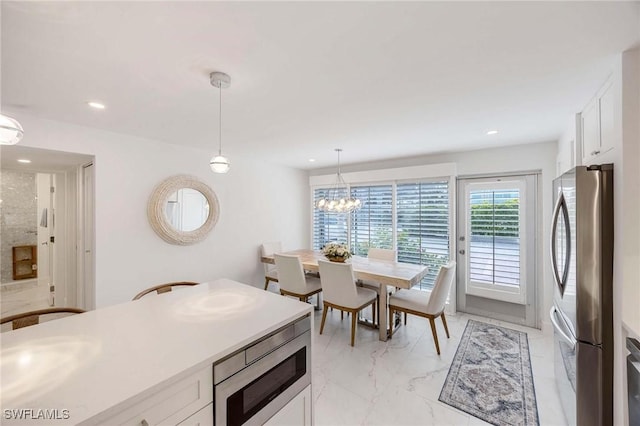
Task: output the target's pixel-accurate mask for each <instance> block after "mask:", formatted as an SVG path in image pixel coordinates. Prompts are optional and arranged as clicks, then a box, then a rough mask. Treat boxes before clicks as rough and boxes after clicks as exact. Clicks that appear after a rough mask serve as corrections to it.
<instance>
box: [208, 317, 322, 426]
mask: <svg viewBox="0 0 640 426" xmlns="http://www.w3.org/2000/svg"><path fill="white" fill-rule="evenodd" d="M310 370H311V319H310V317H309V316H305V317H304V318H302V319H300V320H298V321H296V322H294V323H291V324H289V325H287V326H286V327H284V328H281V329H280V330H278V331H276V332H274V333H271V334H269V335H267V336H266V337H264V338H262V339H260V340H259V341H257V342H254V343H252V344H251V345H249V346H247V347H245V348H243V349H241V350H240V351H238V352H236V353H234V354H232V355H231V356H229V357H227V358H225V359H223V360H221V361H219V362H217V363H215V364H214V366H213V383H214V404H213V405H214V407H213V410H214V412H213V415H214V424H216V425H242V424H246V423H250V424H263V423H265V422H266V421H267V420H269V418H271V417H272V416H273V415H274V414H276V413H277V412H278V411H280V410H281V409H282V408H283V407H284V406H285V405H287V404H288V403H289V401H291V400H292V399H293V398H294V397H295V396H296V395H298V394H299V393H300V392H301V391H303V390H304V389H305V388H306V387H307V386H309V385H310V384H311V371H310Z"/></svg>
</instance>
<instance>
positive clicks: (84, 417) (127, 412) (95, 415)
mask: <svg viewBox="0 0 640 426" xmlns="http://www.w3.org/2000/svg"><path fill="white" fill-rule="evenodd" d="M311 312H312V306H311V305H308V304H305V303H301V302H298V301H296V300H293V299H288V298H285V297H282V296H279V295H275V294H273V293H269V292H265V291H263V290H259V289H256V288H254V287H251V286H248V285H245V284H241V283H238V282H235V281H231V280H228V279H221V280H217V281H214V282H211V283H204V284H200V285H197V286H194V287H190V288H185V289H180V290H177V291H174V292H171V293H167V294H162V295H158V296H148V297H145V298H142V299H140V300H136V301H133V302H127V303H123V304H120V305H114V306H110V307H106V308H102V309H98V310H95V311H90V312H86V313H83V314H79V315H74V316H70V317H66V318H62V319H58V320H54V321H50V322H46V323H43V324H40V325H36V326H31V327H27V328H23V329H19V330H14V331H10V332H6V333H3V334H2V336H1V339H2V340H1V351H2V354H1V358H0V364H1V366H0V374H1V379H2V382H1V385H2V394H1V396H0V398H1V399H0V401H1V406H2V424H40V425H45V424H46V425H49V424H86V425H89V424H92V425H93V424H109V425H111V424H138V425H140V424H141V425H147V424H178V423H180V422H182V421H185V424H212V419H213V407H212V401H213V399H214V396H213V377H212V376H213V367H212V366H213V364H214V363H216V362H218V361H220V360H223V359H226V358H228V357H230V356H231V355H233V354H237V353H238V352H239V350H241V349H243V348H245V347H247V346H248V345H249V344H251V343H253V342H256V341H260V340H261V339H263V338H264V337H265V336H268V335H271V334H273V333H274V332H276V331H280V330H282V329H283V328H286V326H287V325H288V324H291V323H292V322H294V321H296V320H300V319H301V318H305V317H308V316H309V315H310V314H311ZM309 356H310V354H309ZM308 369H309V373H310V370H311V366H310V365H309V366H308ZM307 392H310V391H309V390H308V389H307ZM306 399H308V400H310V398H306ZM305 404H306V406H305V407H307V408H306V410H307V411H310V408H311V407H310V401H305ZM283 411H284V410H283ZM307 416H308V418H310V414H307Z"/></svg>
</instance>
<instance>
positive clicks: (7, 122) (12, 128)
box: [0, 114, 24, 145]
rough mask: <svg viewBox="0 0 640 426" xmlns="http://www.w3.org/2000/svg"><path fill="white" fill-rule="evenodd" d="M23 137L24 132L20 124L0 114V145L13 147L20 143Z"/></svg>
mask: <svg viewBox="0 0 640 426" xmlns="http://www.w3.org/2000/svg"><path fill="white" fill-rule="evenodd" d="M23 135H24V131H23V130H22V126H21V125H20V123H18V122H17V121H16V120H14V119H13V118H11V117H7V116H6V115H4V114H0V145H15V144H17V143H18V142H20V139H22V136H23Z"/></svg>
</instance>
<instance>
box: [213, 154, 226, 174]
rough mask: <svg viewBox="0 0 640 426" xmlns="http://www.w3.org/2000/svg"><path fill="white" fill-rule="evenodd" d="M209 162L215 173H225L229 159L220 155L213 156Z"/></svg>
mask: <svg viewBox="0 0 640 426" xmlns="http://www.w3.org/2000/svg"><path fill="white" fill-rule="evenodd" d="M209 164H210V165H211V170H213V171H214V172H215V173H227V172H228V171H229V166H230V165H229V160H228V159H227V157H223V156H222V155H216V156H215V157H213V158H212V159H211V162H210V163H209Z"/></svg>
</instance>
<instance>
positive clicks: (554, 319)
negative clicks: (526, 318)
mask: <svg viewBox="0 0 640 426" xmlns="http://www.w3.org/2000/svg"><path fill="white" fill-rule="evenodd" d="M549 316H550V317H551V323H552V324H553V328H554V329H555V330H556V331H557V332H558V334H559V335H560V336H561V337H562V339H563V340H564V341H565V343H566V344H567V345H569V347H570V348H571V350H575V347H576V343H577V341H576V339H573V338H571V337H569V335H568V334H567V333H566V332H565V327H562V326H561V325H560V322H563V323H564V320H563V319H561V318H558V308H556V307H555V305H554V306H552V307H551V311H549ZM569 333H570V332H569Z"/></svg>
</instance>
